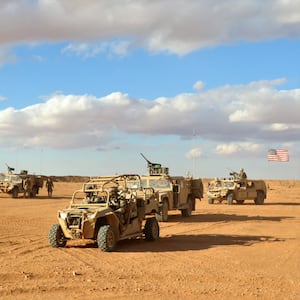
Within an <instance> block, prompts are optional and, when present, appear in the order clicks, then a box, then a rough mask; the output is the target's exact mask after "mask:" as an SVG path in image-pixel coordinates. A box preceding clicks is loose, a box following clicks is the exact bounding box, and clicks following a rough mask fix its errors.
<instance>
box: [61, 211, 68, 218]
mask: <svg viewBox="0 0 300 300" xmlns="http://www.w3.org/2000/svg"><path fill="white" fill-rule="evenodd" d="M67 216H68V214H67V213H66V212H60V213H59V217H60V218H61V219H62V220H65V219H66V218H67Z"/></svg>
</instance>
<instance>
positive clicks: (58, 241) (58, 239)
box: [49, 224, 67, 248]
mask: <svg viewBox="0 0 300 300" xmlns="http://www.w3.org/2000/svg"><path fill="white" fill-rule="evenodd" d="M49 243H50V245H51V246H52V247H53V248H59V247H65V246H66V243H67V239H66V237H65V235H64V233H63V231H62V229H61V227H60V225H59V224H54V225H52V227H51V229H50V231H49Z"/></svg>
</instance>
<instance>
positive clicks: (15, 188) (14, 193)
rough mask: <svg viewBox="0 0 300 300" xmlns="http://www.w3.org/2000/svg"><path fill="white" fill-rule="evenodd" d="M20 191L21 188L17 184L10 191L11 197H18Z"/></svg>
mask: <svg viewBox="0 0 300 300" xmlns="http://www.w3.org/2000/svg"><path fill="white" fill-rule="evenodd" d="M18 193H19V189H18V188H17V187H16V186H15V187H14V188H13V189H12V190H11V192H10V197H11V198H18Z"/></svg>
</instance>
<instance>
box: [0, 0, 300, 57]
mask: <svg viewBox="0 0 300 300" xmlns="http://www.w3.org/2000/svg"><path fill="white" fill-rule="evenodd" d="M37 24H38V26H37ZM237 24H238V26H237ZM299 24H300V2H299V1H287V0H285V1H283V0H274V1H253V0H244V1H239V2H237V1H236V0H224V1H211V0H201V1H200V0H199V1H194V0H165V1H152V0H144V1H138V0H136V1H126V2H124V3H123V4H122V5H120V1H117V0H102V1H98V0H89V1H88V2H86V1H83V0H78V1H73V0H60V1H55V0H53V1H50V0H39V1H29V0H11V1H1V3H0V28H2V29H0V43H1V44H3V45H5V44H6V45H15V44H20V43H32V42H35V43H39V42H40V43H42V42H45V41H48V42H62V41H74V42H77V43H78V44H79V45H81V43H83V44H85V43H86V44H89V43H90V44H91V45H92V46H89V48H91V49H89V51H88V52H87V53H88V55H95V54H96V53H100V52H101V50H100V49H101V46H100V49H99V48H98V46H95V45H99V44H100V45H101V43H106V42H110V41H112V40H118V39H121V40H122V41H121V42H119V43H117V44H113V45H111V46H110V47H111V48H110V49H111V51H114V52H115V54H121V55H124V53H127V51H128V49H129V45H130V44H131V43H133V44H134V45H135V46H138V45H140V46H145V47H146V48H148V49H149V50H150V51H154V52H159V51H167V52H171V53H177V54H179V55H184V54H186V53H189V52H191V51H194V50H197V49H199V48H203V47H209V46H215V45H219V44H232V43H234V42H235V41H241V40H244V41H258V40H262V39H276V38H299V36H300V32H299ZM128 37H129V39H128ZM128 40H129V41H130V43H129V42H128ZM71 48H73V47H71ZM71 48H69V49H68V51H71ZM99 51H100V52H99ZM77 53H78V52H77Z"/></svg>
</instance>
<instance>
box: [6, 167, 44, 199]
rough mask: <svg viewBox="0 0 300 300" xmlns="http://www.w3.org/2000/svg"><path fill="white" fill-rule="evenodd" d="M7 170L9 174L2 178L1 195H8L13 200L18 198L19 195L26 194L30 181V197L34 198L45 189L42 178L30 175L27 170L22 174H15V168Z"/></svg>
mask: <svg viewBox="0 0 300 300" xmlns="http://www.w3.org/2000/svg"><path fill="white" fill-rule="evenodd" d="M7 168H8V173H7V174H4V175H1V176H0V192H1V193H7V194H9V195H10V196H11V197H12V198H18V194H19V193H22V194H24V193H25V190H26V186H25V184H26V182H28V181H29V186H30V189H29V196H30V197H32V198H34V197H35V196H36V195H37V194H38V193H39V189H41V188H42V187H43V184H44V180H43V178H42V176H37V175H32V174H28V171H27V170H22V171H21V172H20V174H14V173H13V171H14V168H11V167H8V166H7Z"/></svg>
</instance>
